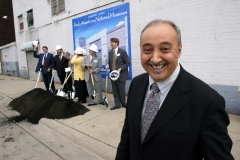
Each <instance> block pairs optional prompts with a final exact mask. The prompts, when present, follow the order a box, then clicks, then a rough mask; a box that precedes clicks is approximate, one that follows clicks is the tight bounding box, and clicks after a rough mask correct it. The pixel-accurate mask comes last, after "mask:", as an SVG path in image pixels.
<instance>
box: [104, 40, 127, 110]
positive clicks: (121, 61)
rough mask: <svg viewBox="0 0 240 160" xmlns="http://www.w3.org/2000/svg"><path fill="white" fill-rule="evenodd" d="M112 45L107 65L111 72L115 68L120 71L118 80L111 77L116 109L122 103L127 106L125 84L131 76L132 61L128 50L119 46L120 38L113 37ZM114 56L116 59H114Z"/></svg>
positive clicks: (114, 107)
mask: <svg viewBox="0 0 240 160" xmlns="http://www.w3.org/2000/svg"><path fill="white" fill-rule="evenodd" d="M110 45H111V47H112V50H110V51H109V52H108V64H107V65H106V68H107V69H108V68H110V72H112V71H114V70H115V71H118V72H119V73H120V75H119V78H118V79H117V80H112V79H111V83H112V90H113V97H114V104H115V105H114V106H113V107H112V108H111V110H114V109H118V108H120V107H121V105H122V107H124V108H126V98H125V97H126V95H125V85H126V80H127V79H128V77H129V74H128V66H130V61H129V57H128V54H127V52H126V51H125V50H124V49H122V48H120V47H118V45H119V40H118V39H117V38H111V39H110ZM113 56H114V57H113ZM113 58H114V59H115V60H113Z"/></svg>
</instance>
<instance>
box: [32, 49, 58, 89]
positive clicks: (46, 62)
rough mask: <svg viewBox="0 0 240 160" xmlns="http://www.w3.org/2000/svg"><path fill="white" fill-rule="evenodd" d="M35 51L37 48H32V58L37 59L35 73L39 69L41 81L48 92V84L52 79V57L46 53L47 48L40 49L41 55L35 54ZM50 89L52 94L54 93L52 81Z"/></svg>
mask: <svg viewBox="0 0 240 160" xmlns="http://www.w3.org/2000/svg"><path fill="white" fill-rule="evenodd" d="M36 50H37V46H34V52H33V57H35V58H38V59H39V60H38V64H37V66H36V70H35V72H36V73H37V72H38V71H39V70H40V68H41V72H42V77H43V81H44V84H45V87H46V90H47V91H48V90H49V83H50V81H51V78H52V69H53V63H54V59H53V55H52V54H51V53H48V47H47V46H43V47H42V50H43V53H40V54H37V51H36ZM51 89H52V91H53V92H54V91H55V86H54V81H53V82H52V85H51Z"/></svg>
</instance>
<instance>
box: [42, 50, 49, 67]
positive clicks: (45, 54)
mask: <svg viewBox="0 0 240 160" xmlns="http://www.w3.org/2000/svg"><path fill="white" fill-rule="evenodd" d="M47 55H48V52H47V53H43V59H42V65H43V63H44V56H46V59H47ZM46 64H47V62H46Z"/></svg>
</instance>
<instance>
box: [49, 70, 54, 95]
mask: <svg viewBox="0 0 240 160" xmlns="http://www.w3.org/2000/svg"><path fill="white" fill-rule="evenodd" d="M54 74H55V72H54V73H53V74H52V78H51V81H50V84H49V91H50V90H51V86H52V81H53V77H54Z"/></svg>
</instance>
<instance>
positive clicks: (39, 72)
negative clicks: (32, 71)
mask: <svg viewBox="0 0 240 160" xmlns="http://www.w3.org/2000/svg"><path fill="white" fill-rule="evenodd" d="M41 70H42V68H40V70H39V71H38V78H37V82H36V85H35V87H34V89H35V88H37V84H38V81H39V78H40V74H41Z"/></svg>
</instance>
